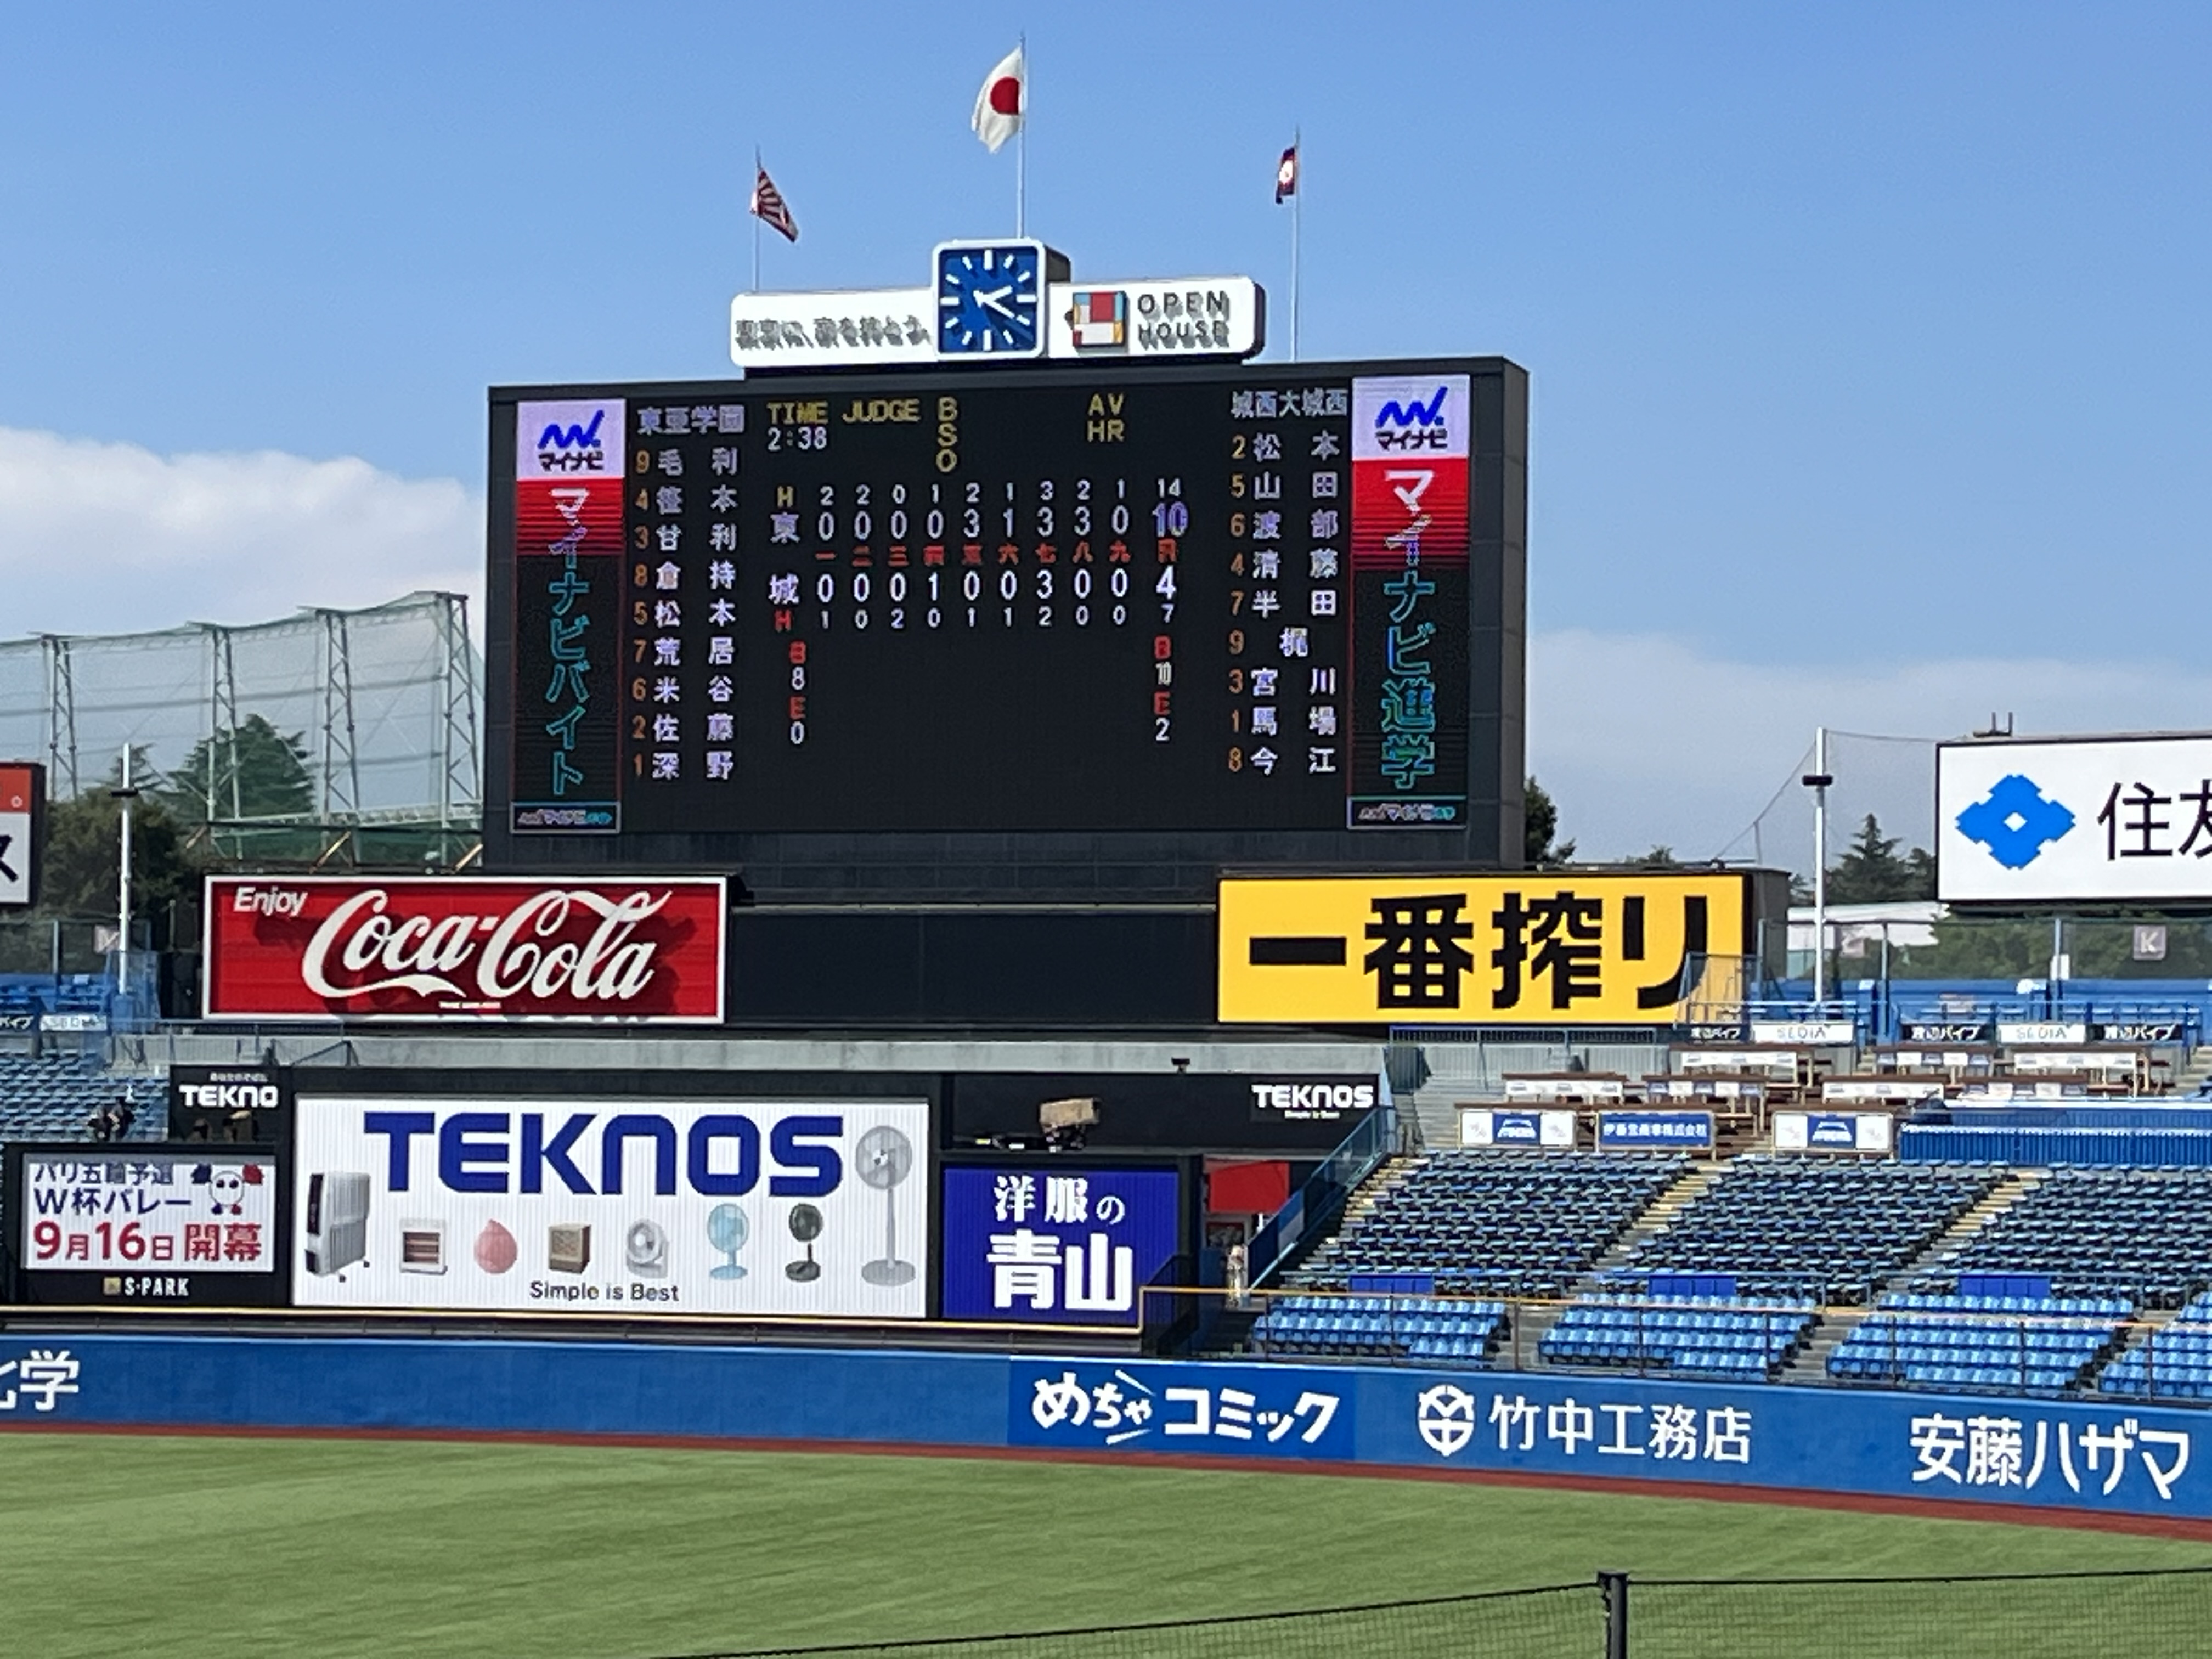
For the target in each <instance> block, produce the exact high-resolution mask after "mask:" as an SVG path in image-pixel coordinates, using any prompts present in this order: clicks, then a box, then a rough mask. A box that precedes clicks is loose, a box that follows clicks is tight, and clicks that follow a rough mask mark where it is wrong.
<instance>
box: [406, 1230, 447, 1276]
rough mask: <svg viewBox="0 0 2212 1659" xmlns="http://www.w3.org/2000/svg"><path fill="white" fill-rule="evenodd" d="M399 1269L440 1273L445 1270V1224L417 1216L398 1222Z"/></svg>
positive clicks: (409, 1271) (411, 1271)
mask: <svg viewBox="0 0 2212 1659" xmlns="http://www.w3.org/2000/svg"><path fill="white" fill-rule="evenodd" d="M399 1271H400V1272H401V1273H443V1272H445V1271H446V1224H445V1223H444V1222H442V1221H434V1220H424V1219H421V1218H417V1219H416V1220H412V1221H403V1222H401V1223H400V1224H399Z"/></svg>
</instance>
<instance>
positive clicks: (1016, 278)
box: [937, 242, 1044, 357]
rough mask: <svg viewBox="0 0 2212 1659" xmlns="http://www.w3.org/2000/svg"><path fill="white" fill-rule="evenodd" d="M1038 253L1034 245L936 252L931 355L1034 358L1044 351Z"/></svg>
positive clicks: (989, 245)
mask: <svg viewBox="0 0 2212 1659" xmlns="http://www.w3.org/2000/svg"><path fill="white" fill-rule="evenodd" d="M1043 315H1044V250H1043V247H1042V245H1041V244H1038V243H1036V242H1011V243H956V244H952V245H950V246H945V247H941V248H939V249H938V251H937V349H938V351H939V354H940V355H942V356H968V355H969V354H971V353H981V352H988V353H991V354H993V355H994V356H1008V357H1034V356H1036V355H1037V354H1038V353H1039V352H1040V351H1042V349H1044V331H1043V324H1042V319H1043Z"/></svg>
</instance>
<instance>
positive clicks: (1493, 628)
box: [484, 357, 1528, 904]
mask: <svg viewBox="0 0 2212 1659" xmlns="http://www.w3.org/2000/svg"><path fill="white" fill-rule="evenodd" d="M1431 376H1464V377H1466V384H1467V388H1468V392H1467V400H1468V435H1467V437H1466V438H1465V440H1464V442H1465V445H1466V454H1467V463H1466V466H1467V486H1466V488H1467V507H1466V511H1467V526H1466V539H1465V543H1464V545H1465V549H1466V576H1465V590H1466V599H1465V604H1466V610H1465V614H1464V617H1463V619H1461V618H1455V619H1454V620H1455V621H1458V622H1460V623H1461V625H1462V627H1463V630H1464V631H1463V637H1464V650H1465V659H1464V662H1465V676H1464V687H1465V690H1464V703H1463V705H1458V706H1454V703H1447V704H1446V706H1443V707H1442V708H1439V709H1438V710H1437V720H1438V726H1439V727H1440V729H1441V730H1442V731H1443V732H1446V733H1450V734H1453V740H1454V741H1457V738H1456V732H1455V728H1456V731H1463V732H1464V734H1465V736H1464V743H1465V756H1464V767H1463V775H1464V784H1463V786H1462V787H1463V788H1464V797H1463V799H1464V805H1463V808H1462V810H1460V811H1457V812H1456V814H1455V818H1456V821H1455V822H1449V823H1442V824H1431V823H1409V822H1398V823H1389V825H1388V827H1375V828H1369V827H1362V828H1358V829H1354V828H1350V827H1347V826H1346V825H1344V824H1336V825H1332V826H1323V825H1322V824H1320V823H1316V822H1315V821H1313V820H1312V819H1311V818H1310V817H1308V818H1307V819H1306V820H1304V821H1303V822H1299V823H1250V822H1245V823H1221V822H1212V823H1208V822H1204V821H1197V820H1202V819H1203V817H1204V816H1205V815H1204V814H1203V813H1196V814H1194V821H1191V822H1147V823H1135V824H1130V825H1126V826H1123V827H1108V826H1106V825H1104V824H1099V823H1066V822H1060V823H1051V824H1049V825H1048V826H1042V827H1041V826H1037V825H1024V824H1022V823H1015V822H996V821H993V822H982V823H949V822H933V821H929V820H928V819H927V817H921V818H919V819H918V818H917V817H915V816H914V814H913V813H911V812H908V813H906V814H905V815H903V817H902V815H901V814H900V813H899V812H898V811H891V812H890V813H888V814H887V815H886V817H885V818H884V820H882V821H879V822H872V821H870V817H871V815H870V814H868V813H866V812H854V811H850V810H848V811H845V812H843V813H842V814H841V815H840V816H838V817H834V818H829V819H825V820H823V821H818V822H784V823H777V824H775V825H774V826H773V827H737V826H732V825H731V824H728V823H724V824H721V825H717V824H714V823H711V822H705V821H702V817H701V816H699V815H696V814H687V815H684V817H683V821H681V822H679V823H666V822H664V823H660V824H659V825H656V826H653V827H651V828H647V829H640V828H637V827H635V814H630V815H629V817H631V818H632V823H625V824H623V825H622V826H621V827H619V828H617V829H615V830H614V831H613V833H602V834H591V833H577V834H565V835H564V834H538V833H528V832H519V831H518V829H517V828H516V816H517V815H516V811H515V809H516V805H517V791H516V787H515V769H516V763H517V727H518V723H519V721H518V711H519V709H520V708H521V707H522V706H523V702H524V699H523V697H522V694H521V692H520V688H519V687H518V684H517V675H518V672H519V671H523V670H524V669H525V668H526V667H527V668H531V669H532V671H535V665H530V664H526V663H525V662H524V661H523V656H524V655H526V653H518V627H519V625H520V623H521V622H522V621H523V620H524V618H523V617H522V615H521V611H522V605H521V603H520V596H519V592H518V584H519V578H520V574H521V567H520V561H519V560H518V556H517V539H518V490H517V485H516V477H517V465H518V447H517V441H516V430H517V416H518V410H519V409H520V406H521V405H524V404H566V405H582V404H588V403H590V402H591V401H592V400H594V399H599V400H611V399H616V398H619V399H622V400H623V403H624V406H625V407H626V408H627V409H629V410H636V411H639V413H643V412H644V410H647V409H650V408H651V407H652V406H653V405H657V404H667V405H673V406H684V405H695V406H704V407H708V408H713V407H716V406H723V405H728V404H740V403H742V404H744V406H746V407H748V408H757V407H764V405H763V404H761V402H760V400H763V399H767V398H774V399H775V400H777V401H778V402H779V403H781V404H787V405H788V404H791V403H793V402H794V401H809V400H811V401H822V400H827V401H828V402H829V403H830V404H833V405H834V406H835V407H836V408H837V409H839V410H844V409H846V408H848V407H856V406H864V405H866V404H868V403H869V402H870V401H871V400H902V399H915V398H920V399H921V402H922V404H924V405H925V407H926V409H927V407H928V406H930V405H932V404H933V400H934V399H936V398H939V397H940V396H949V397H951V398H957V399H958V400H960V401H961V403H962V404H963V407H965V408H972V407H974V404H972V403H971V402H970V400H975V401H976V402H982V401H984V400H988V399H990V398H992V397H993V394H994V392H1000V391H1020V392H1026V391H1041V392H1060V393H1065V392H1087V391H1095V392H1097V393H1098V394H1100V395H1102V396H1109V397H1111V396H1114V395H1116V394H1128V393H1133V392H1137V393H1141V392H1147V391H1156V390H1158V389H1167V390H1170V391H1173V390H1176V389H1179V388H1186V387H1187V388H1189V390H1190V392H1191V396H1192V398H1193V399H1194V400H1196V399H1198V398H1202V397H1203V395H1204V393H1205V392H1206V389H1207V388H1213V389H1216V390H1218V391H1219V392H1222V393H1223V394H1224V398H1223V404H1222V405H1221V407H1222V408H1224V409H1226V408H1227V406H1228V401H1229V399H1228V394H1229V393H1231V392H1232V391H1234V390H1235V389H1237V388H1239V387H1262V388H1272V387H1274V386H1304V385H1307V384H1309V383H1312V384H1315V385H1319V384H1323V383H1331V382H1338V383H1343V384H1346V385H1349V384H1350V383H1351V382H1352V381H1355V380H1370V381H1373V380H1382V379H1385V378H1389V379H1401V380H1402V379H1406V378H1407V377H1413V378H1417V379H1426V378H1427V377H1431ZM1285 395H1287V394H1285ZM1195 406H1196V404H1195V401H1194V407H1195ZM489 416H490V422H489V428H490V429H489V453H488V460H489V478H490V488H489V491H488V497H487V532H488V533H487V582H486V595H485V599H486V604H485V613H486V639H485V671H486V678H485V703H486V731H485V743H484V758H485V776H484V796H485V810H484V862H485V867H486V868H487V869H488V870H489V871H494V872H506V873H521V872H531V873H558V872H582V871H603V872H605V871H617V870H619V871H668V870H684V871H699V870H723V871H732V872H738V874H739V877H740V879H741V881H742V884H743V890H744V891H745V892H747V893H748V894H749V895H750V896H751V897H753V898H755V899H757V900H762V901H767V902H826V903H843V902H889V903H901V902H932V901H939V900H943V901H954V902H1021V903H1024V904H1037V903H1046V904H1051V903H1066V902H1080V903H1094V904H1095V903H1099V902H1135V903H1157V902H1186V903H1188V902H1198V903H1205V902H1210V901H1211V899H1212V892H1213V884H1214V882H1215V879H1216V878H1217V877H1218V874H1219V872H1221V871H1222V870H1223V869H1225V868H1228V867H1241V868H1248V869H1249V868H1254V867H1275V868H1285V869H1293V868H1294V869H1298V870H1303V871H1307V872H1329V871H1336V870H1347V871H1348V870H1360V871H1375V870H1388V869H1393V868H1400V867H1409V868H1435V867H1438V866H1457V867H1465V868H1474V869H1501V868H1503V869H1511V868H1516V867H1518V866H1519V865H1520V863H1521V861H1522V858H1521V855H1522V779H1523V776H1524V775H1525V761H1524V741H1523V727H1524V696H1525V687H1524V681H1525V654H1526V534H1527V459H1528V374H1527V371H1526V370H1524V369H1522V368H1520V367H1519V366H1518V365H1516V364H1515V363H1513V362H1510V361H1509V360H1507V359H1504V358H1501V357H1461V358H1424V359H1408V360H1360V361H1352V362H1298V363H1251V362H1211V361H1209V362H1153V361H1146V362H1098V363H1088V362H1077V363H1064V362H1050V363H1042V364H1026V363H1025V364H1020V365H997V366H991V367H971V366H968V365H951V366H948V365H943V364H938V365H930V366H927V367H918V368H871V369H863V370H824V371H815V372H799V373H792V374H774V375H768V374H753V375H751V376H749V377H746V378H744V379H718V380H678V381H649V382H637V383H626V384H619V385H605V384H602V385H541V386H497V387H494V388H492V389H491V391H490V392H489ZM631 418H632V419H633V420H635V418H636V416H632V417H631ZM757 438H758V431H757V420H756V431H755V433H754V435H753V439H754V440H757ZM629 443H630V435H629V433H627V432H625V435H624V437H623V440H622V441H621V442H620V443H619V444H617V446H616V449H617V454H618V455H619V456H620V457H621V458H622V459H623V463H624V464H625V466H627V463H628V460H629V455H628V450H629ZM695 459H696V457H695ZM1208 459H1209V458H1206V457H1205V456H1200V455H1194V456H1193V457H1192V465H1196V466H1200V467H1202V466H1204V465H1207V464H1208ZM965 462H966V458H965V457H963V458H962V463H963V468H964V465H965ZM641 464H642V463H641ZM990 465H991V458H990V456H989V455H987V454H986V455H981V456H979V457H978V458H977V459H976V460H975V468H976V469H978V470H980V469H987V468H988V467H989V466H990ZM695 470H696V468H695ZM965 475H966V474H965V471H955V472H954V473H953V474H952V475H951V476H953V477H956V478H957V477H963V476H965ZM737 482H738V489H739V490H740V492H742V491H743V490H744V488H745V486H746V483H747V482H748V481H747V480H745V479H744V478H740V479H738V481H737ZM628 483H629V481H628V480H627V479H625V483H624V487H625V488H627V487H628ZM1012 488H1013V486H1012V484H1011V483H1010V484H1009V485H1008V490H1009V493H1010V495H1011V493H1012ZM640 499H641V500H642V499H644V496H643V495H641V496H640ZM639 527H640V526H631V528H632V529H636V528H639ZM530 533H531V534H532V535H533V536H534V535H535V533H536V532H535V531H534V529H533V530H532V532H530ZM618 533H619V532H618ZM1192 539H1193V540H1194V542H1195V541H1197V540H1198V539H1199V538H1192ZM1346 539H1347V540H1349V539H1350V538H1346ZM749 555H750V556H749ZM823 557H825V558H826V557H828V555H827V554H826V553H825V554H823ZM738 563H739V566H740V568H741V570H742V571H743V572H744V576H745V579H746V580H750V579H751V577H752V575H753V574H754V572H755V571H757V569H758V568H759V564H760V560H759V554H758V550H754V549H748V548H746V547H744V546H742V545H741V547H740V549H739V552H738ZM740 592H741V594H745V595H746V596H747V597H750V594H749V590H747V589H745V588H744V586H742V585H741V587H740ZM756 603H757V601H756ZM1347 603H1349V601H1347ZM1201 625H1202V624H1201ZM1193 637H1194V638H1195V637H1197V636H1196V635H1194V636H1193ZM1347 648H1349V647H1347ZM1201 649H1203V648H1201ZM1176 666H1177V671H1178V672H1179V673H1180V674H1182V676H1183V677H1184V678H1183V679H1182V681H1181V682H1179V684H1189V683H1190V682H1191V679H1192V677H1193V676H1194V675H1195V676H1198V677H1201V678H1212V676H1213V675H1215V674H1217V673H1218V672H1219V671H1221V665H1219V664H1216V663H1213V662H1212V660H1211V659H1210V655H1208V654H1201V655H1200V656H1198V657H1195V658H1194V659H1192V661H1191V664H1190V665H1188V666H1185V665H1183V664H1181V663H1178V664H1177V665H1176ZM1454 702H1456V699H1455V700H1454ZM625 707H626V706H625ZM1177 707H1178V709H1180V708H1181V707H1182V704H1180V703H1179V704H1178V705H1177ZM620 718H621V717H620V715H617V723H618V721H619V719H620ZM525 740H526V742H527V741H529V740H530V739H529V738H527V737H526V739H525ZM1285 747H1287V745H1285ZM1121 787H1122V789H1123V790H1124V791H1125V792H1126V791H1127V789H1128V788H1129V787H1130V786H1129V783H1128V781H1127V780H1122V781H1121ZM665 816H666V815H664V817H665Z"/></svg>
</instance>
